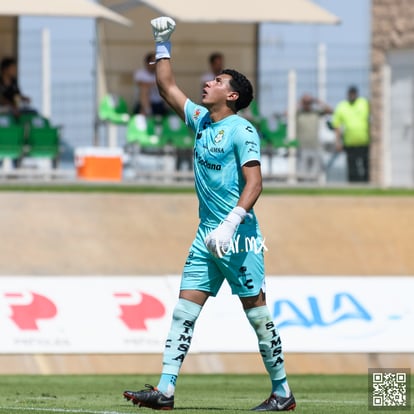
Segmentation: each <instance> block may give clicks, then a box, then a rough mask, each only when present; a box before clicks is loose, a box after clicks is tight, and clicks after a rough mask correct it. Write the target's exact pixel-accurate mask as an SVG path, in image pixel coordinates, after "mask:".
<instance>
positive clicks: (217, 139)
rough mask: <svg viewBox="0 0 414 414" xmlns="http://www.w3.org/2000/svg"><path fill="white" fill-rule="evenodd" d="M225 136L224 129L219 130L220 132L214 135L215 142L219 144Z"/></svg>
mask: <svg viewBox="0 0 414 414" xmlns="http://www.w3.org/2000/svg"><path fill="white" fill-rule="evenodd" d="M223 137H224V130H223V129H221V130H220V131H219V132H218V134H217V135H216V136H215V137H214V142H215V143H216V144H218V143H219V142H221V140H222V139H223Z"/></svg>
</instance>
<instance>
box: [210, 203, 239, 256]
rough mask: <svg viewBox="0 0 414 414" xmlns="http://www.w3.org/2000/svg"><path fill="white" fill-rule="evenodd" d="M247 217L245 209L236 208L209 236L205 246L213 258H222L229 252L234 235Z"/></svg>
mask: <svg viewBox="0 0 414 414" xmlns="http://www.w3.org/2000/svg"><path fill="white" fill-rule="evenodd" d="M246 216H247V212H246V210H245V209H244V208H243V207H239V206H237V207H234V208H233V210H232V211H231V212H230V213H229V214H228V216H227V217H226V218H225V219H224V221H223V222H222V223H221V224H219V225H218V226H217V228H215V229H214V230H213V231H211V232H210V233H209V234H207V236H206V238H205V239H204V244H205V245H206V247H207V250H208V251H209V252H210V253H211V254H212V255H213V256H215V257H219V258H222V257H223V256H224V255H225V254H226V253H227V252H228V251H229V249H230V245H231V241H232V239H233V235H234V233H235V232H236V230H237V227H238V226H239V224H240V223H241V222H242V221H243V220H244V218H245V217H246Z"/></svg>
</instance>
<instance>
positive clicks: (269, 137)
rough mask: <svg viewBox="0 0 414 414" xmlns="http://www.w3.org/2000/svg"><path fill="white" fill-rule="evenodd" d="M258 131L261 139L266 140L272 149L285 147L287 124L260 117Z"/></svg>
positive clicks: (286, 143)
mask: <svg viewBox="0 0 414 414" xmlns="http://www.w3.org/2000/svg"><path fill="white" fill-rule="evenodd" d="M259 132H260V134H261V136H262V139H264V140H265V141H267V142H268V143H269V144H270V146H271V147H272V148H273V149H279V148H286V147H287V145H288V142H287V125H286V123H285V122H282V121H279V120H277V119H273V118H272V119H270V118H262V119H260V121H259Z"/></svg>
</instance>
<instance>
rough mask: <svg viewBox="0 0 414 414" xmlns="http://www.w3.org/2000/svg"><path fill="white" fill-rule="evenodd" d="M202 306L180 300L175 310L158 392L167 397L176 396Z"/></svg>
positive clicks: (166, 344)
mask: <svg viewBox="0 0 414 414" xmlns="http://www.w3.org/2000/svg"><path fill="white" fill-rule="evenodd" d="M201 309H202V306H200V305H197V304H196V303H194V302H190V301H189V300H186V299H181V298H180V299H179V300H178V303H177V305H176V306H175V308H174V312H173V317H172V322H171V328H170V332H169V333H168V337H167V341H166V343H165V349H164V355H163V361H162V364H163V368H162V374H161V378H160V381H159V383H158V386H157V388H158V390H159V391H161V392H162V393H163V394H165V395H166V396H168V397H170V396H171V395H174V391H175V384H176V381H177V377H178V373H179V371H180V368H181V365H182V363H183V362H184V358H185V357H186V355H187V352H188V350H189V349H190V344H191V339H192V338H193V330H194V325H195V322H196V320H197V318H198V315H199V314H200V312H201Z"/></svg>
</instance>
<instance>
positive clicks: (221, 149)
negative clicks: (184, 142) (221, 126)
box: [208, 147, 224, 154]
mask: <svg viewBox="0 0 414 414" xmlns="http://www.w3.org/2000/svg"><path fill="white" fill-rule="evenodd" d="M208 150H209V151H211V152H216V153H219V154H224V149H223V148H221V147H212V148H209V149H208Z"/></svg>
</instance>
